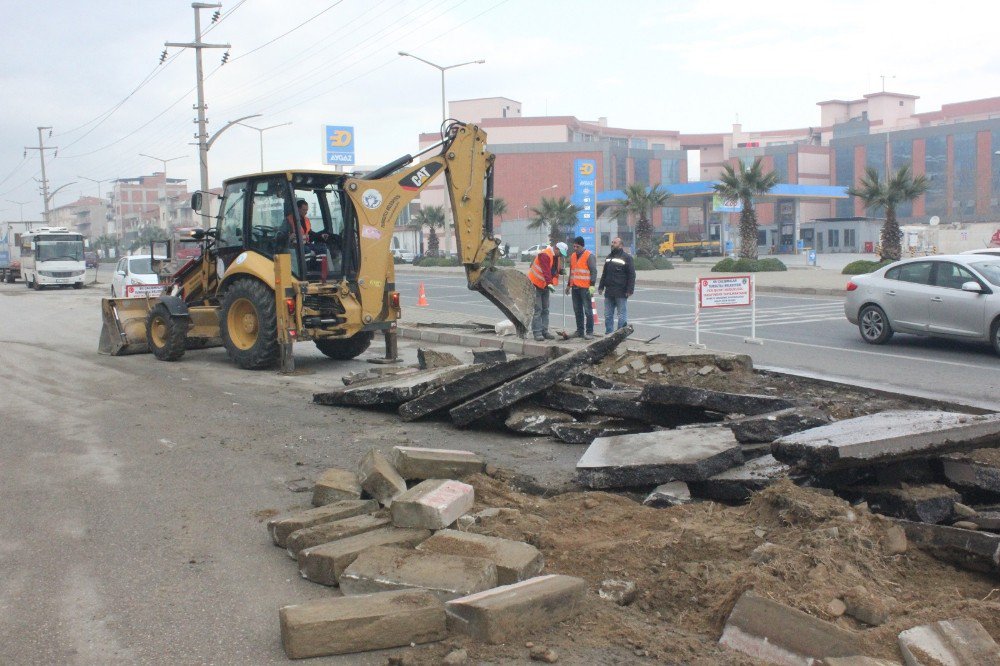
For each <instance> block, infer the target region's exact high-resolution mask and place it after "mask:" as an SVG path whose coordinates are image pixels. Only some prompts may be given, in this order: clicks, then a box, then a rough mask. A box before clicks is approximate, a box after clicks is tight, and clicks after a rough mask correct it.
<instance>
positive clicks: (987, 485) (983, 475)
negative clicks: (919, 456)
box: [941, 448, 1000, 494]
mask: <svg viewBox="0 0 1000 666" xmlns="http://www.w3.org/2000/svg"><path fill="white" fill-rule="evenodd" d="M941 463H942V465H943V467H944V475H945V477H947V479H948V480H949V481H951V482H952V483H954V484H955V485H957V486H960V487H962V488H970V489H976V490H985V491H986V492H988V493H993V494H1000V448H987V449H975V450H973V451H969V452H967V453H953V454H951V455H947V456H943V457H942V458H941Z"/></svg>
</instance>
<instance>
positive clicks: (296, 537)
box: [285, 515, 392, 560]
mask: <svg viewBox="0 0 1000 666" xmlns="http://www.w3.org/2000/svg"><path fill="white" fill-rule="evenodd" d="M390 525H392V521H391V520H390V519H389V518H388V516H367V515H364V516H354V517H353V518H344V519H343V520H335V521H333V522H332V523H321V524H319V525H315V526H314V527H307V528H305V529H301V530H298V531H296V532H292V533H291V534H289V535H288V540H287V541H286V542H285V548H286V550H287V551H288V556H289V557H291V558H292V559H293V560H297V559H298V557H299V553H300V552H301V551H303V550H305V549H306V548H312V547H313V546H318V545H319V544H321V543H329V542H331V541H336V540H338V539H345V538H347V537H349V536H354V535H355V534H361V533H363V532H371V531H372V530H377V529H381V528H383V527H389V526H390Z"/></svg>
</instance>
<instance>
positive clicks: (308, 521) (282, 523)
mask: <svg viewBox="0 0 1000 666" xmlns="http://www.w3.org/2000/svg"><path fill="white" fill-rule="evenodd" d="M377 510H378V503H377V502H373V501H372V500H342V501H340V502H335V503H333V504H327V505H325V506H321V507H319V508H316V509H307V510H305V511H297V512H295V513H289V514H284V515H281V516H276V517H274V518H271V519H270V520H268V521H267V533H268V534H269V535H271V541H273V542H274V545H275V546H280V547H282V548H284V547H285V542H286V541H287V540H288V535H290V534H291V533H292V532H297V531H298V530H301V529H305V528H307V527H313V526H314V525H319V524H321V523H332V522H334V521H336V520H343V519H344V518H350V517H351V516H358V515H361V514H364V513H374V512H375V511H377Z"/></svg>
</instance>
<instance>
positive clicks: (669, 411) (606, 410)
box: [540, 386, 713, 428]
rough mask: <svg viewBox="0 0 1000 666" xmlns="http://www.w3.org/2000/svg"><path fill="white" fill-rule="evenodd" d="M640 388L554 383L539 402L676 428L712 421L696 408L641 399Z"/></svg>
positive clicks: (549, 406)
mask: <svg viewBox="0 0 1000 666" xmlns="http://www.w3.org/2000/svg"><path fill="white" fill-rule="evenodd" d="M641 394H642V391H640V390H639V389H632V388H625V389H586V388H579V387H575V386H554V387H553V388H552V389H551V390H549V391H546V392H545V395H543V396H542V398H541V401H540V402H541V404H542V406H544V407H548V408H549V409H555V410H558V411H563V412H568V413H570V414H577V415H581V416H582V415H589V414H597V415H600V416H602V417H616V418H625V419H630V420H633V421H642V422H644V423H649V424H652V425H659V426H664V427H667V428H676V427H677V426H680V425H684V424H688V423H702V422H704V421H711V420H713V417H712V416H710V415H708V414H706V413H705V410H702V409H698V408H687V407H685V408H677V409H674V408H666V407H664V406H662V405H652V404H647V403H644V402H641V401H640V399H639V398H640V396H641Z"/></svg>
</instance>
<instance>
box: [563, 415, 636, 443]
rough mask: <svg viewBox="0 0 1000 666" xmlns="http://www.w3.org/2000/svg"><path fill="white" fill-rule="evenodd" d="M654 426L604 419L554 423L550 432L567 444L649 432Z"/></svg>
mask: <svg viewBox="0 0 1000 666" xmlns="http://www.w3.org/2000/svg"><path fill="white" fill-rule="evenodd" d="M653 427H654V426H651V425H649V424H646V423H636V422H629V421H626V420H625V419H604V420H602V421H587V422H581V423H555V424H553V425H552V434H553V435H555V436H556V437H557V438H559V439H561V440H562V441H564V442H566V443H567V444H590V443H592V442H593V441H594V440H595V439H597V438H598V437H610V436H612V435H628V434H632V433H637V432H650V431H651V430H652V429H653Z"/></svg>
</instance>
